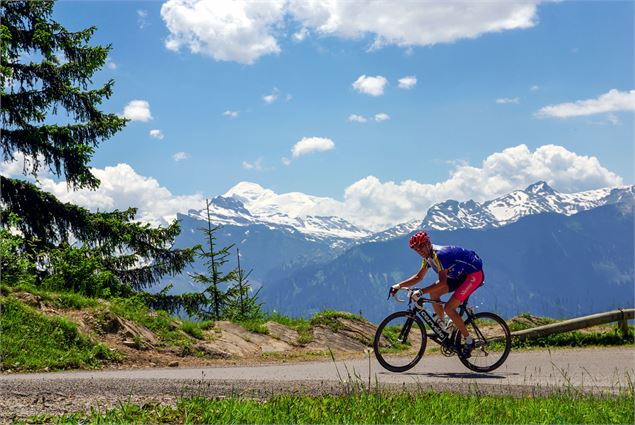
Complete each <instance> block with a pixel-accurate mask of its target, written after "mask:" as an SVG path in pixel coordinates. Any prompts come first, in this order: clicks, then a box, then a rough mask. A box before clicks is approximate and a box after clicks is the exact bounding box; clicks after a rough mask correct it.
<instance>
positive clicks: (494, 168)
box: [0, 138, 624, 230]
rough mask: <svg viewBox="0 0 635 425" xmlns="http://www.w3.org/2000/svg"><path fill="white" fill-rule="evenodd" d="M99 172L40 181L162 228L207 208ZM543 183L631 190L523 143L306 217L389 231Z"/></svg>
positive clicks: (127, 176)
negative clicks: (90, 186) (447, 208)
mask: <svg viewBox="0 0 635 425" xmlns="http://www.w3.org/2000/svg"><path fill="white" fill-rule="evenodd" d="M311 139H320V138H311ZM311 139H306V138H305V139H303V140H302V141H305V140H311ZM322 140H326V141H328V139H322ZM302 141H300V142H298V144H296V146H294V149H295V148H296V147H298V149H299V151H300V152H303V153H308V152H312V151H314V150H313V149H312V142H306V143H305V144H304V145H300V143H301V142H302ZM313 143H315V142H313ZM331 143H332V142H331ZM298 145H300V146H298ZM315 145H317V144H315ZM323 145H324V146H327V145H328V143H323ZM303 150H305V151H303ZM317 150H322V149H317ZM15 157H16V161H13V162H2V163H0V173H1V174H2V175H5V176H8V177H11V176H18V175H20V174H21V172H22V169H23V163H22V162H21V161H23V158H24V157H23V156H22V155H21V154H16V155H15ZM282 162H283V163H284V164H285V165H288V164H290V162H291V161H290V160H289V159H287V158H282ZM256 164H258V160H257V161H256V162H255V163H253V164H251V165H252V166H253V167H255V166H256ZM252 169H255V168H252ZM92 172H93V173H94V174H95V176H96V177H97V178H99V179H100V180H101V182H102V183H101V186H100V188H99V189H98V190H95V191H91V190H79V191H69V190H68V189H67V186H66V183H65V182H55V181H53V180H52V179H51V178H49V177H48V176H47V175H46V173H42V174H41V175H40V176H39V183H38V184H39V185H40V186H41V187H42V188H43V189H44V190H46V191H48V192H51V193H53V194H54V195H56V196H57V197H59V198H60V199H61V200H62V201H64V202H73V203H76V204H78V205H81V206H83V207H86V208H89V209H92V210H96V209H97V208H99V209H100V210H112V209H114V208H118V209H124V208H127V207H129V206H136V207H138V208H139V209H140V211H139V218H140V219H141V220H143V221H147V222H150V223H154V224H158V223H165V222H166V220H170V219H172V218H174V215H175V214H176V212H186V211H187V210H188V209H190V208H195V209H200V208H202V205H204V200H203V197H202V196H201V195H200V194H194V195H187V196H175V195H173V194H171V193H170V192H169V190H167V189H166V188H165V187H162V186H161V185H160V184H159V182H158V181H157V180H156V179H154V178H152V177H144V176H140V175H138V174H137V173H136V172H135V171H134V170H133V169H132V167H130V166H129V165H128V164H118V165H116V166H114V167H106V168H104V169H96V168H93V169H92ZM538 180H544V181H546V182H547V183H548V184H549V185H551V186H553V187H554V188H555V189H556V190H559V191H562V192H567V193H573V192H580V191H584V190H591V189H597V188H602V187H611V186H621V185H623V184H624V182H623V180H622V178H621V177H619V176H618V175H616V174H615V173H613V172H611V171H609V170H608V169H606V168H605V167H603V166H602V165H601V164H600V162H599V160H598V159H597V158H596V157H593V156H585V155H578V154H576V153H575V152H571V151H569V150H567V149H565V148H564V147H562V146H557V145H544V146H541V147H539V148H537V149H535V150H534V151H532V150H530V149H529V148H528V147H527V146H525V145H519V146H515V147H510V148H507V149H504V150H503V151H502V152H496V153H493V154H491V155H490V156H488V157H487V158H485V159H484V160H483V161H482V162H481V163H480V164H479V165H477V166H474V165H469V164H466V163H462V164H457V165H456V166H455V167H454V168H453V169H452V170H451V171H450V174H449V177H448V178H447V179H446V180H444V181H441V182H437V183H421V182H417V181H414V180H405V181H402V182H399V183H396V182H392V181H387V182H382V181H381V180H380V179H378V178H377V177H374V176H367V177H365V178H363V179H361V180H358V181H356V182H354V183H353V184H351V185H350V186H348V187H347V188H346V189H345V191H344V198H343V201H337V200H334V199H330V198H322V199H321V201H320V202H318V203H316V204H315V205H313V206H311V207H310V208H309V207H307V208H308V209H305V210H303V211H302V214H305V215H338V216H341V217H344V218H346V219H348V220H350V221H351V222H352V223H354V224H357V225H360V226H363V227H366V228H369V229H372V230H383V229H385V228H387V227H390V226H394V225H396V224H399V223H403V222H406V221H410V220H413V219H423V217H424V216H425V213H426V212H427V210H428V208H429V207H430V206H432V205H433V204H435V203H438V202H443V201H445V200H447V199H455V200H458V201H466V200H469V199H473V200H475V201H479V202H482V201H485V200H489V199H493V198H496V197H498V196H502V195H505V194H507V193H509V192H511V191H513V190H517V189H524V188H525V187H527V186H528V185H530V184H532V183H535V182H536V181H538ZM280 196H284V195H280Z"/></svg>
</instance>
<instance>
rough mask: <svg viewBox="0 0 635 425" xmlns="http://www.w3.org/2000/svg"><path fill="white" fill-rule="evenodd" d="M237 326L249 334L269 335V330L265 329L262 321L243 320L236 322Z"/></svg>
mask: <svg viewBox="0 0 635 425" xmlns="http://www.w3.org/2000/svg"><path fill="white" fill-rule="evenodd" d="M238 324H239V325H240V326H242V327H243V328H244V329H245V330H248V331H249V332H253V333H257V334H262V335H269V329H267V327H266V326H265V322H264V321H262V320H243V321H240V322H238Z"/></svg>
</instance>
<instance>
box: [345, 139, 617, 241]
mask: <svg viewBox="0 0 635 425" xmlns="http://www.w3.org/2000/svg"><path fill="white" fill-rule="evenodd" d="M538 180H544V181H546V182H547V183H548V184H549V185H551V186H553V187H554V188H556V189H557V190H560V191H563V192H569V193H571V192H579V191H584V190H590V189H597V188H601V187H607V186H619V185H622V184H623V181H622V178H621V177H619V176H618V175H616V174H615V173H613V172H611V171H609V170H607V169H606V168H605V167H603V166H602V165H601V164H600V162H599V161H598V159H597V158H596V157H593V156H583V155H578V154H576V153H574V152H571V151H568V150H567V149H565V148H564V147H562V146H556V145H545V146H541V147H539V148H537V149H536V150H535V151H533V152H532V151H531V150H529V148H528V147H527V146H525V145H519V146H515V147H511V148H508V149H505V150H503V151H502V152H497V153H494V154H492V155H490V156H489V157H487V158H486V159H485V160H484V161H483V162H482V164H481V166H480V167H475V166H471V165H468V164H461V165H457V166H456V167H455V168H454V169H453V170H452V171H451V172H450V176H449V178H448V179H447V180H445V181H442V182H439V183H434V184H428V183H419V182H416V181H414V180H406V181H403V182H400V183H395V182H392V181H389V182H381V181H380V180H379V179H378V178H376V177H374V176H368V177H366V178H364V179H361V180H359V181H357V182H355V183H353V184H352V185H350V186H349V187H347V188H346V190H345V195H344V204H345V211H346V217H347V218H349V219H350V220H351V221H352V222H354V223H360V224H361V223H364V224H365V225H366V226H367V227H369V228H371V229H382V228H385V227H388V226H391V225H394V224H396V223H402V222H405V221H409V220H413V219H422V218H423V217H424V215H425V213H426V211H427V210H428V208H429V207H430V206H432V205H433V204H435V203H438V202H442V201H445V200H447V199H455V200H459V201H466V200H469V199H473V200H475V201H480V202H482V201H485V200H489V199H493V198H496V197H498V196H502V195H504V194H506V193H509V192H511V191H513V190H516V189H524V188H525V187H527V186H528V185H530V184H532V183H535V182H536V181H538Z"/></svg>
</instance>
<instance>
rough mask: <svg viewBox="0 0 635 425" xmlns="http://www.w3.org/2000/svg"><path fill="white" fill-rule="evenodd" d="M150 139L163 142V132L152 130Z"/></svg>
mask: <svg viewBox="0 0 635 425" xmlns="http://www.w3.org/2000/svg"><path fill="white" fill-rule="evenodd" d="M150 137H152V138H154V139H159V140H163V137H165V136H163V132H162V131H161V130H159V129H156V128H155V129H153V130H150Z"/></svg>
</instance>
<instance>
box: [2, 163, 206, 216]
mask: <svg viewBox="0 0 635 425" xmlns="http://www.w3.org/2000/svg"><path fill="white" fill-rule="evenodd" d="M23 158H24V157H23V156H22V155H21V154H17V155H16V161H13V162H2V163H0V172H1V173H2V174H3V175H6V176H13V177H15V176H18V175H20V174H21V172H22V166H23ZM91 172H92V173H93V174H94V175H95V176H96V177H97V178H98V179H99V180H100V181H101V185H100V186H99V188H98V189H97V190H88V189H80V190H77V191H73V190H69V189H68V186H67V184H66V182H65V181H55V180H53V179H51V178H50V175H49V177H46V176H43V175H42V176H40V177H39V182H38V183H37V184H38V186H40V187H41V188H42V189H43V190H45V191H47V192H50V193H52V194H53V195H55V196H56V197H57V198H59V199H60V200H61V201H62V202H71V203H73V204H76V205H79V206H81V207H84V208H88V209H89V210H91V211H96V210H97V209H99V210H100V211H112V210H114V209H119V210H123V209H126V208H128V207H136V208H138V214H137V219H138V220H140V221H144V222H147V223H150V224H153V225H158V224H167V223H169V222H171V221H172V220H174V219H175V218H176V213H177V212H187V210H188V209H190V208H193V209H200V208H202V207H203V206H204V205H205V201H204V198H203V196H202V195H201V194H199V193H197V194H194V195H183V196H180V195H174V194H172V193H171V192H170V191H169V190H168V189H167V188H165V187H163V186H161V185H160V184H159V182H158V181H157V180H156V179H155V178H152V177H145V176H141V175H139V174H137V173H136V172H135V170H134V169H133V168H132V167H131V166H130V165H128V164H117V165H116V166H112V167H105V168H103V169H101V168H92V169H91Z"/></svg>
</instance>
